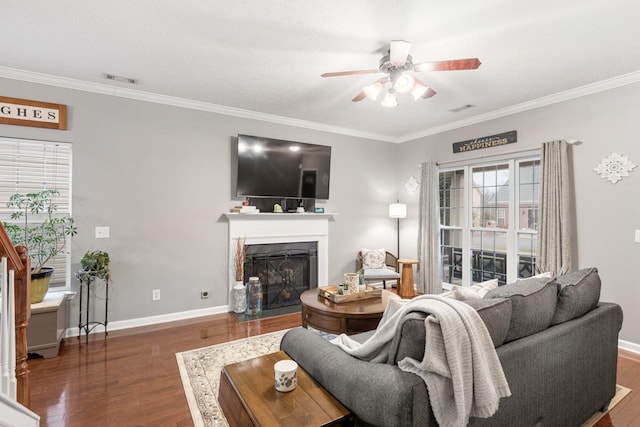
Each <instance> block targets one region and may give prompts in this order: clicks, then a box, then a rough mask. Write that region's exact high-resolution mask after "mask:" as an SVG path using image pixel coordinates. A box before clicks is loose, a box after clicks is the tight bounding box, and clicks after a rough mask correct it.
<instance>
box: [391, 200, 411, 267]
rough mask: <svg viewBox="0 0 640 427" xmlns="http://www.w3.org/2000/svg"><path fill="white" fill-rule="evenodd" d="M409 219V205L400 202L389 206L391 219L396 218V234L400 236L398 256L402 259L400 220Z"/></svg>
mask: <svg viewBox="0 0 640 427" xmlns="http://www.w3.org/2000/svg"><path fill="white" fill-rule="evenodd" d="M406 217H407V205H405V204H404V203H400V201H399V200H397V201H396V203H391V204H389V218H396V234H397V236H398V251H397V252H396V256H397V257H398V258H400V218H406Z"/></svg>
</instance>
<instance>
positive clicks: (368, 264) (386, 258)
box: [358, 249, 400, 289]
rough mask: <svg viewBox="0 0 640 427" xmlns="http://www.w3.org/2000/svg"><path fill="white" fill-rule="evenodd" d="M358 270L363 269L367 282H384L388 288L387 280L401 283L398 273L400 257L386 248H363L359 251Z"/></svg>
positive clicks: (384, 286)
mask: <svg viewBox="0 0 640 427" xmlns="http://www.w3.org/2000/svg"><path fill="white" fill-rule="evenodd" d="M358 270H362V271H363V276H364V282H365V283H375V282H378V283H379V282H382V286H383V288H385V289H386V288H387V281H395V282H396V286H397V285H399V284H400V273H398V257H396V256H395V255H393V254H392V253H391V252H388V251H385V250H384V249H361V250H360V251H359V252H358Z"/></svg>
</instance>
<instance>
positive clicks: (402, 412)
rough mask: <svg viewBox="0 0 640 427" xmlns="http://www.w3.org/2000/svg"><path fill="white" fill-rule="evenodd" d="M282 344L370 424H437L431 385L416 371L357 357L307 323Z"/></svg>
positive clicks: (303, 366)
mask: <svg viewBox="0 0 640 427" xmlns="http://www.w3.org/2000/svg"><path fill="white" fill-rule="evenodd" d="M280 348H281V349H282V350H283V351H285V352H286V353H287V354H288V355H289V356H290V357H291V358H292V359H293V360H295V361H296V362H297V363H298V364H299V365H300V366H301V367H302V368H303V369H304V370H305V371H307V373H309V375H311V376H312V377H313V378H314V379H315V380H316V381H317V382H318V383H320V384H321V385H322V386H323V387H324V388H325V389H327V390H328V391H329V393H331V394H332V395H333V396H334V397H335V398H336V399H338V400H339V401H340V402H341V403H342V404H343V405H344V406H346V407H347V408H349V410H351V412H353V413H354V414H355V415H356V416H357V417H358V418H359V419H361V420H362V421H364V422H366V423H369V424H373V425H385V426H435V425H436V423H435V419H434V418H433V413H432V412H431V410H430V407H429V397H428V394H427V388H426V386H425V384H424V381H423V380H422V379H421V378H420V377H418V376H417V375H414V374H411V373H408V372H403V371H401V370H400V368H398V367H397V366H395V365H388V364H384V363H371V362H367V361H363V360H359V359H356V358H354V357H352V356H350V355H348V354H347V353H345V352H344V351H342V349H340V348H339V347H337V346H335V345H333V344H331V343H330V342H329V341H327V340H325V339H324V338H322V337H321V336H320V335H319V334H317V333H315V332H312V331H310V330H307V329H304V328H296V329H292V330H290V331H288V332H287V333H286V334H285V335H284V337H283V338H282V342H281V344H280Z"/></svg>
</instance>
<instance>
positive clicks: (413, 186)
mask: <svg viewBox="0 0 640 427" xmlns="http://www.w3.org/2000/svg"><path fill="white" fill-rule="evenodd" d="M404 188H406V189H407V191H408V192H409V194H413V193H415V192H416V191H418V189H419V188H420V183H419V182H418V180H417V179H416V177H415V176H413V175H411V176H410V177H409V178H407V182H405V183H404Z"/></svg>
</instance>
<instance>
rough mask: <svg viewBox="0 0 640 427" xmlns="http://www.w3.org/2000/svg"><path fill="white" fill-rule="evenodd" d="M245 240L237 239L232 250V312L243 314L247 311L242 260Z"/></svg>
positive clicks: (244, 251)
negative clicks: (234, 281)
mask: <svg viewBox="0 0 640 427" xmlns="http://www.w3.org/2000/svg"><path fill="white" fill-rule="evenodd" d="M245 242H246V239H245V238H244V237H238V238H236V239H235V246H234V248H233V268H234V273H235V280H236V284H235V285H233V291H232V292H233V312H234V313H239V314H240V313H244V312H245V310H246V309H247V294H246V288H245V286H244V259H245V257H246V254H247V252H246V250H247V248H246V246H245Z"/></svg>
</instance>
